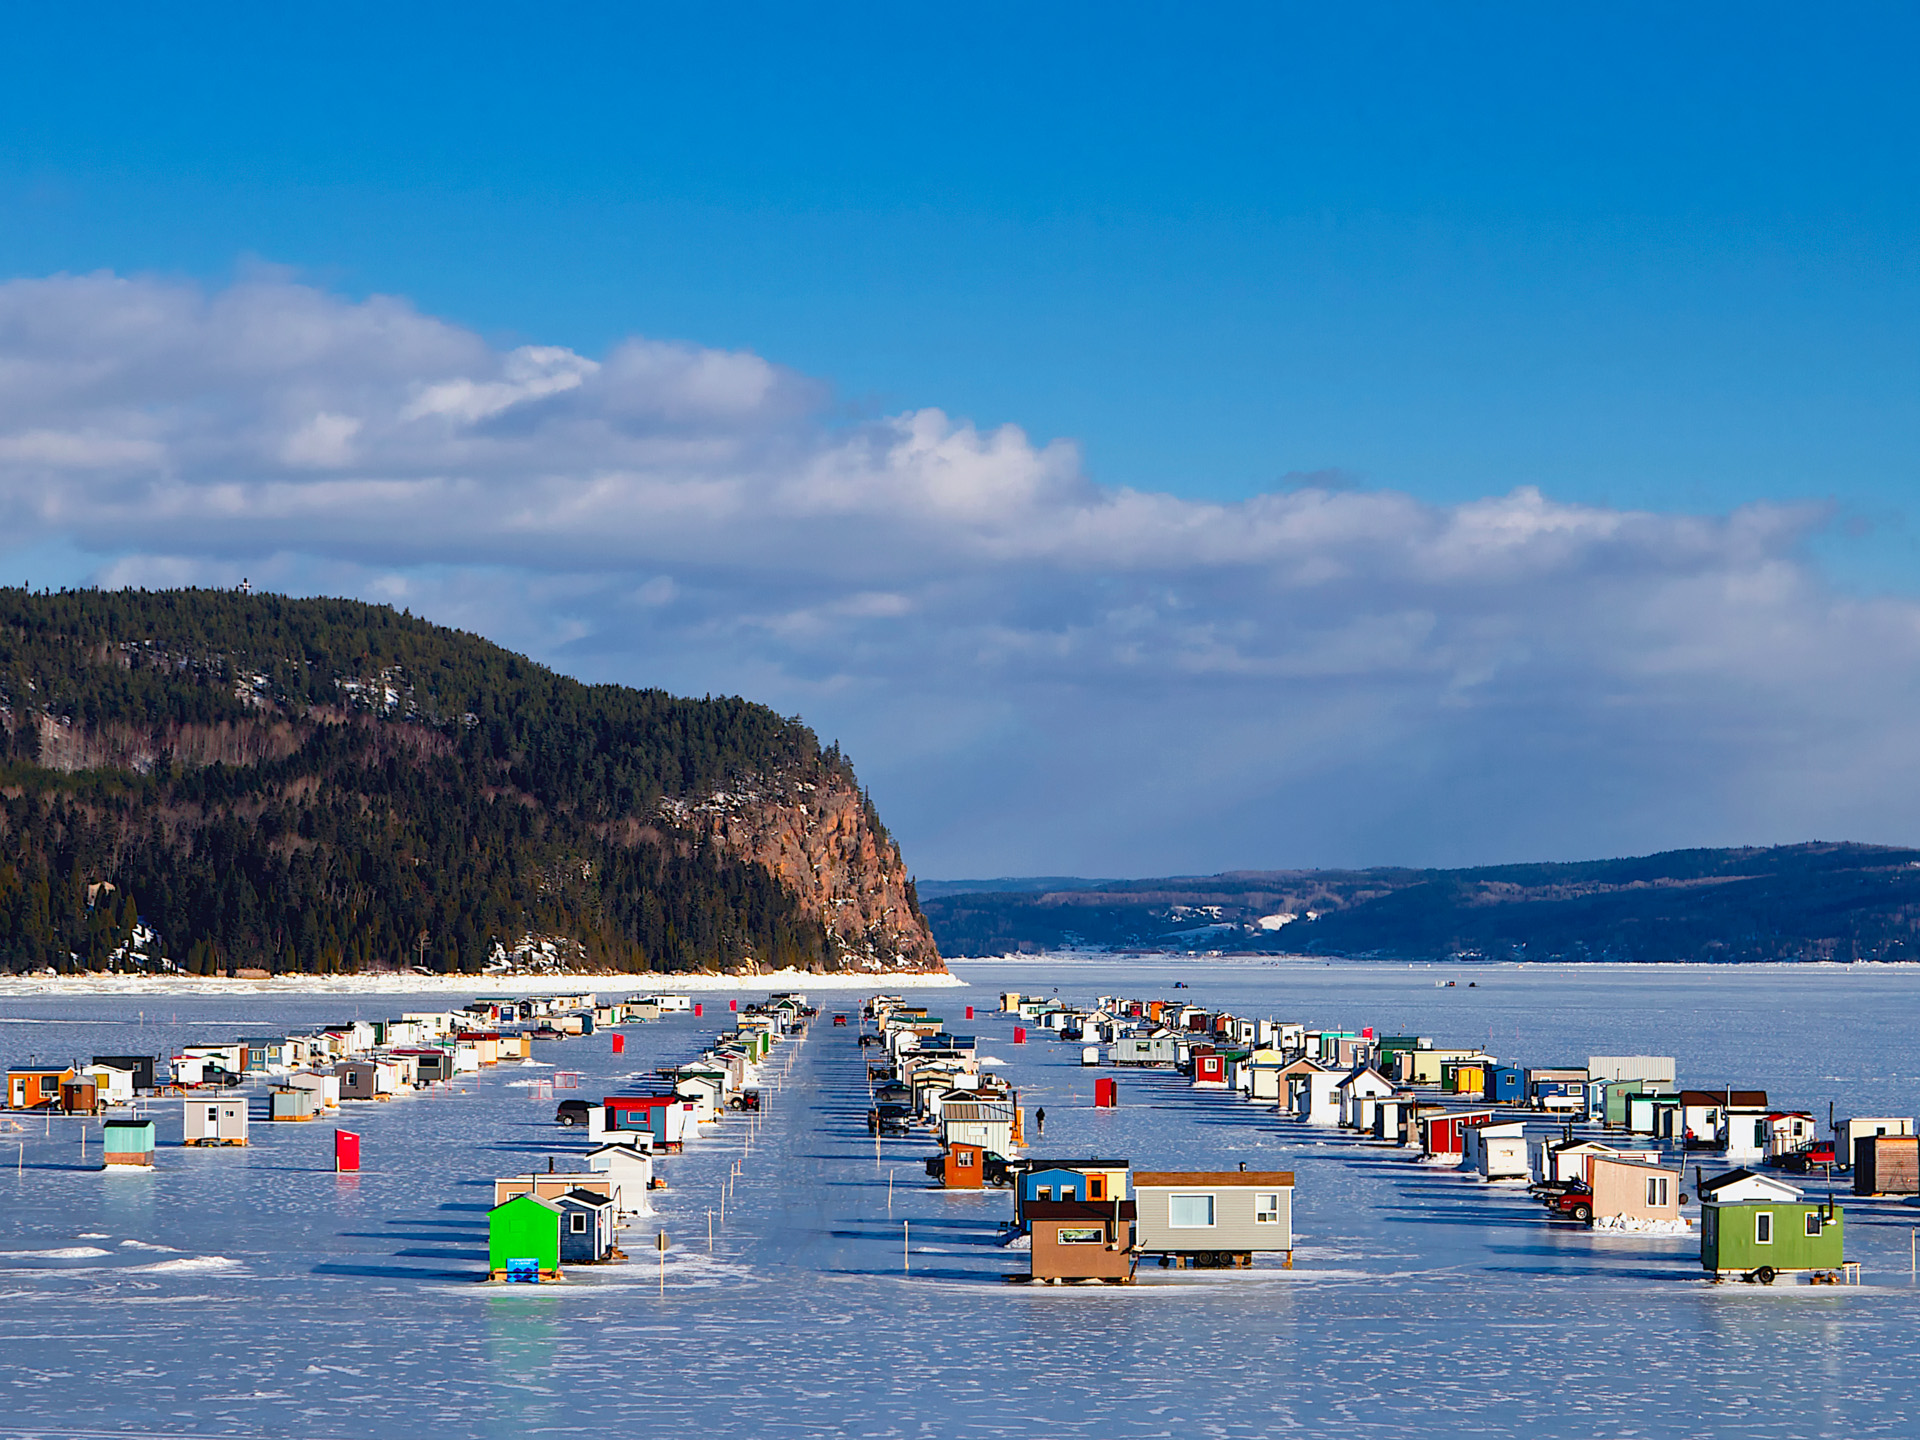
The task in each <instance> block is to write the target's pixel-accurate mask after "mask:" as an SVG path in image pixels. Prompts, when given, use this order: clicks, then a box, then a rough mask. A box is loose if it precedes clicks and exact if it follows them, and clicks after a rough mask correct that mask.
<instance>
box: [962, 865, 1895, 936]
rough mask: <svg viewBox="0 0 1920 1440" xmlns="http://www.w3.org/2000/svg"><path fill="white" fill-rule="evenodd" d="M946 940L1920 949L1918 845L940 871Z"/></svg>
mask: <svg viewBox="0 0 1920 1440" xmlns="http://www.w3.org/2000/svg"><path fill="white" fill-rule="evenodd" d="M928 890H929V894H930V898H929V899H928V900H927V902H926V905H927V915H928V918H929V920H930V921H931V923H932V925H933V931H934V934H935V935H936V936H937V937H938V939H939V941H940V945H941V948H942V949H944V950H945V951H946V952H947V953H948V954H950V955H955V954H958V955H997V954H1002V953H1005V952H1007V951H1010V950H1023V949H1024V950H1037V949H1054V948H1060V947H1071V946H1093V947H1100V948H1109V949H1127V948H1151V949H1191V950H1222V951H1255V952H1268V953H1276V954H1278V953H1291V954H1301V953H1305V954H1315V955H1322V954H1324V955H1350V956H1364V957H1378V958H1383V959H1397V960H1447V959H1468V960H1475V959H1478V960H1623V961H1753V960H1795V961H1798V960H1920V851H1916V850H1901V849H1892V848H1889V847H1885V846H1878V845H1831V844H1811V845H1784V846H1776V847H1773V848H1769V849H1728V850H1675V851H1669V852H1667V853H1665V854H1662V855H1650V856H1643V857H1639V858H1635V859H1623V860H1593V861H1585V862H1580V863H1576V864H1542V865H1499V866H1486V867H1482V868H1479V869H1471V870H1398V869H1379V870H1277V871H1234V872H1229V873H1226V874H1222V875H1211V876H1182V877H1177V878H1172V879H1163V880H1128V881H1111V882H1108V881H1099V882H1063V883H1061V884H1059V885H1057V886H1055V887H1054V888H1052V889H1051V890H1048V891H1046V892H1044V893H1032V892H1016V891H1012V890H1011V889H1008V890H1002V891H985V890H977V891H973V892H970V893H956V891H955V890H954V889H953V887H951V886H950V885H930V886H929V887H928Z"/></svg>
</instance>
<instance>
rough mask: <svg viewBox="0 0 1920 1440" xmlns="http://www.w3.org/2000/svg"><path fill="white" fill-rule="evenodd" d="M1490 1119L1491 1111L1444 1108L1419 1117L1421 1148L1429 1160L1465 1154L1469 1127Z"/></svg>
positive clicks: (1457, 1156)
mask: <svg viewBox="0 0 1920 1440" xmlns="http://www.w3.org/2000/svg"><path fill="white" fill-rule="evenodd" d="M1492 1120H1493V1111H1491V1110H1445V1111H1441V1112H1440V1113H1438V1114H1433V1115H1423V1116H1421V1117H1420V1150H1421V1153H1422V1154H1423V1155H1424V1156H1425V1157H1426V1158H1428V1159H1434V1160H1458V1159H1460V1158H1461V1157H1462V1156H1463V1155H1465V1153H1466V1146H1467V1141H1466V1132H1467V1129H1468V1127H1470V1126H1474V1125H1486V1124H1489V1123H1491V1122H1492Z"/></svg>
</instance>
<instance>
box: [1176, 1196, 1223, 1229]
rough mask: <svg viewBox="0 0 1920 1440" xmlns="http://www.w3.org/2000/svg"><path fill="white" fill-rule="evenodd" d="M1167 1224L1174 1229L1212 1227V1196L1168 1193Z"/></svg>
mask: <svg viewBox="0 0 1920 1440" xmlns="http://www.w3.org/2000/svg"><path fill="white" fill-rule="evenodd" d="M1167 1224H1168V1225H1169V1226H1171V1227H1172V1228H1174V1229H1176V1230H1207V1229H1211V1228H1212V1227H1213V1196H1211V1195H1169V1196H1168V1197H1167Z"/></svg>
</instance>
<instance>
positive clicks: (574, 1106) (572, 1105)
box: [553, 1100, 593, 1125]
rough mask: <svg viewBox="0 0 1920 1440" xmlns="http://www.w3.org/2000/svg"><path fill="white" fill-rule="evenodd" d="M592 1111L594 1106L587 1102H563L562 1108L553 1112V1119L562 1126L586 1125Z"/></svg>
mask: <svg viewBox="0 0 1920 1440" xmlns="http://www.w3.org/2000/svg"><path fill="white" fill-rule="evenodd" d="M592 1109H593V1106H591V1105H589V1104H588V1103H587V1102H586V1101H585V1100H562V1101H561V1102H560V1108H559V1109H557V1110H555V1111H554V1112H553V1118H554V1121H555V1123H557V1124H560V1125H584V1124H586V1123H587V1114H588V1112H589V1111H591V1110H592Z"/></svg>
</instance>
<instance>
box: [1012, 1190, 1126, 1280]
mask: <svg viewBox="0 0 1920 1440" xmlns="http://www.w3.org/2000/svg"><path fill="white" fill-rule="evenodd" d="M1133 1222H1134V1202H1133V1201H1131V1200H1111V1201H1108V1202H1106V1203H1104V1204H1103V1203H1100V1202H1097V1201H1087V1200H1037V1201H1034V1202H1032V1203H1030V1204H1029V1205H1028V1206H1027V1224H1028V1226H1029V1228H1030V1230H1031V1233H1032V1236H1033V1244H1032V1248H1031V1250H1030V1251H1029V1252H1028V1277H1029V1278H1030V1279H1034V1280H1041V1281H1046V1282H1048V1283H1050V1284H1051V1283H1058V1282H1059V1281H1062V1280H1104V1281H1106V1282H1108V1283H1109V1284H1121V1285H1124V1284H1128V1283H1130V1282H1131V1281H1132V1279H1133V1254H1132V1251H1133Z"/></svg>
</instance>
